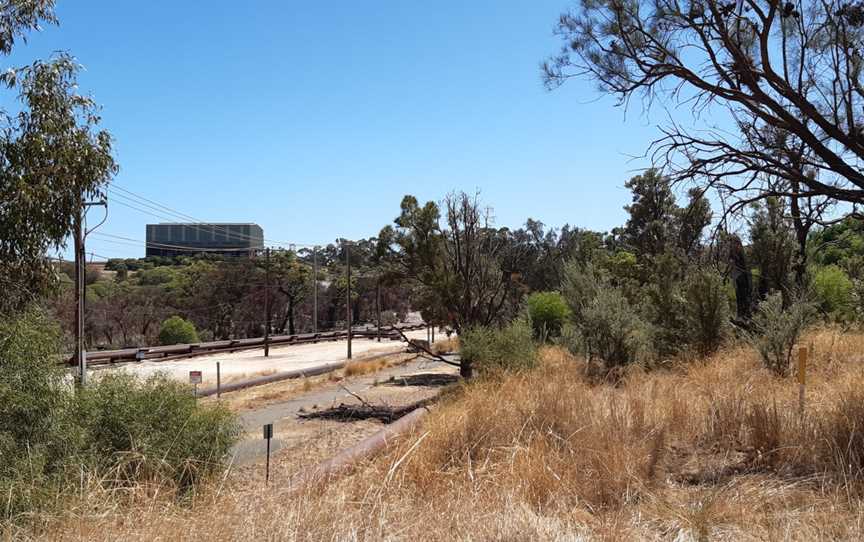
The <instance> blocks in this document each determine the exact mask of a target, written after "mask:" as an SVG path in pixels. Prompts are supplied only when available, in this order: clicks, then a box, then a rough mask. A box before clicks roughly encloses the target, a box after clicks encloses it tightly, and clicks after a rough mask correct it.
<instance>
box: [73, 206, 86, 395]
mask: <svg viewBox="0 0 864 542" xmlns="http://www.w3.org/2000/svg"><path fill="white" fill-rule="evenodd" d="M83 215H84V201H83V198H81V199H80V200H79V202H78V213H77V214H76V215H75V224H74V229H75V357H76V361H77V362H78V385H79V386H81V387H82V388H83V387H84V386H86V385H87V353H86V352H85V351H84V296H85V289H84V286H85V284H86V274H87V273H86V270H85V268H84V232H83V228H84V226H83V221H84V216H83Z"/></svg>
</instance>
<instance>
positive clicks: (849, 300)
mask: <svg viewBox="0 0 864 542" xmlns="http://www.w3.org/2000/svg"><path fill="white" fill-rule="evenodd" d="M854 290H855V285H854V284H853V283H852V279H850V278H849V275H847V274H846V272H845V271H843V269H841V268H840V267H838V266H836V265H828V266H825V267H822V268H820V269H818V270H817V271H816V272H815V273H814V274H813V293H814V294H815V296H816V300H817V301H818V303H819V308H820V310H822V311H823V312H824V313H825V314H827V315H828V316H830V317H831V318H832V319H835V320H841V321H842V320H849V319H852V318H853V317H854Z"/></svg>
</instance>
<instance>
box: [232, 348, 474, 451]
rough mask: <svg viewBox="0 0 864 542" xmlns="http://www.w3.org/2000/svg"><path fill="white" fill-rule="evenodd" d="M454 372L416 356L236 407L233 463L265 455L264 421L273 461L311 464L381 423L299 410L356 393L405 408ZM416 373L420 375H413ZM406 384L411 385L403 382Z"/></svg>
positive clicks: (349, 400) (350, 400) (347, 400)
mask: <svg viewBox="0 0 864 542" xmlns="http://www.w3.org/2000/svg"><path fill="white" fill-rule="evenodd" d="M456 374H457V369H456V368H454V367H451V366H448V365H444V364H442V363H439V362H432V361H428V360H423V359H417V360H413V361H408V362H407V363H403V364H400V365H395V366H392V367H387V368H384V369H382V370H381V371H378V372H375V373H373V374H368V375H362V376H355V377H349V378H345V379H343V380H341V381H340V382H326V383H324V384H323V385H321V386H318V387H316V388H315V389H311V390H308V391H302V390H297V389H296V388H295V393H292V394H291V396H290V397H288V398H285V399H284V400H276V401H272V402H269V403H267V404H264V405H261V406H258V407H257V408H254V409H252V410H246V411H241V413H240V419H241V423H242V424H243V427H244V429H245V430H246V431H247V434H246V435H245V438H244V440H242V441H241V442H240V443H239V444H238V445H237V447H236V448H235V450H234V464H235V465H237V466H242V465H247V464H250V463H253V462H255V461H257V460H259V459H262V458H263V457H264V455H265V453H266V443H265V441H264V440H263V439H262V435H261V433H262V426H263V425H264V424H267V423H273V424H274V426H273V435H274V438H273V440H272V441H271V451H272V452H276V454H275V456H276V457H275V463H277V464H278V463H286V464H296V463H297V459H298V457H297V456H298V455H299V456H300V458H301V461H300V463H305V461H303V460H304V459H305V460H313V461H312V463H313V464H314V462H317V461H318V460H321V459H324V458H326V457H329V455H332V454H333V453H335V452H337V451H339V450H341V449H343V448H347V447H348V446H351V445H352V444H354V443H355V442H358V441H360V440H361V439H363V438H365V437H366V436H368V435H370V434H372V433H374V432H375V431H377V430H379V429H380V428H381V426H382V424H381V423H380V422H377V421H369V420H360V421H351V422H342V421H333V420H322V419H307V420H303V419H299V418H298V415H299V414H301V413H304V412H305V413H309V412H314V411H316V410H321V409H325V408H328V407H332V406H337V405H339V404H340V403H344V404H351V405H360V404H361V403H362V402H361V400H360V399H358V396H359V397H361V398H362V399H363V401H366V402H368V403H370V404H374V405H388V406H391V407H401V406H406V405H408V404H411V403H414V402H416V401H420V400H423V399H427V398H430V397H432V396H434V395H436V394H437V393H438V391H439V390H440V389H441V386H442V385H444V384H446V383H448V382H452V381H455V380H456ZM417 375H424V376H422V377H421V378H416V376H417ZM425 375H429V376H425ZM412 376H413V377H415V378H411V377H412ZM391 379H392V380H393V381H391ZM406 382H407V383H408V384H412V385H403V384H405V383H406ZM427 384H431V385H427ZM295 386H296V384H295ZM328 454H329V455H328ZM286 466H287V465H286ZM277 468H278V467H277Z"/></svg>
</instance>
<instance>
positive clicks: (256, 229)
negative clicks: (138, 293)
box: [147, 223, 264, 257]
mask: <svg viewBox="0 0 864 542" xmlns="http://www.w3.org/2000/svg"><path fill="white" fill-rule="evenodd" d="M263 248H264V230H263V229H261V226H259V225H258V224H197V223H196V224H187V223H183V224H147V256H148V257H149V256H190V255H194V254H196V253H200V252H207V253H211V254H220V255H224V256H251V255H253V254H254V253H255V251H257V250H261V249H263Z"/></svg>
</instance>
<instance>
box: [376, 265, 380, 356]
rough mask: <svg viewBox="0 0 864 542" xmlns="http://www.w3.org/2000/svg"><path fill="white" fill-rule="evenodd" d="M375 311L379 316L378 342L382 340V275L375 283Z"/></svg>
mask: <svg viewBox="0 0 864 542" xmlns="http://www.w3.org/2000/svg"><path fill="white" fill-rule="evenodd" d="M375 313H376V315H377V317H378V331H377V333H376V336H377V339H378V342H379V343H380V342H381V277H378V282H377V283H376V285H375Z"/></svg>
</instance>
